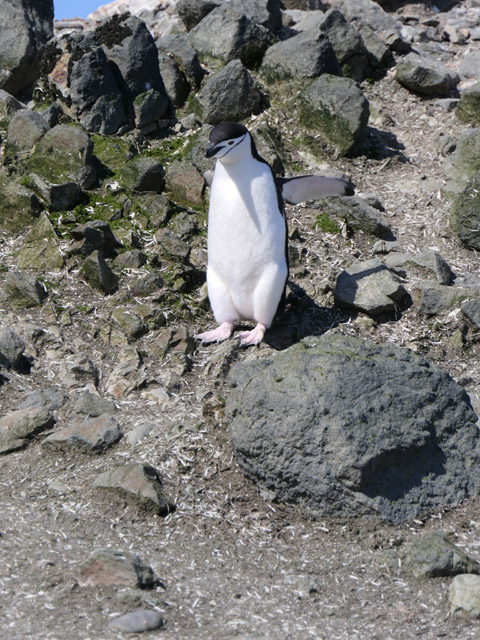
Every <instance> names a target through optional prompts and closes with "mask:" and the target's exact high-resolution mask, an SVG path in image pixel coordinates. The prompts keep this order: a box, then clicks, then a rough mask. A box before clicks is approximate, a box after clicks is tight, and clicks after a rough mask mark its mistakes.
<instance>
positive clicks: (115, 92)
mask: <svg viewBox="0 0 480 640" xmlns="http://www.w3.org/2000/svg"><path fill="white" fill-rule="evenodd" d="M55 51H56V55H57V59H56V62H55V64H54V65H53V68H52V69H51V71H50V73H49V74H48V81H49V83H50V85H51V88H53V90H54V91H55V93H56V94H57V95H58V96H59V98H60V99H61V100H62V102H63V108H64V110H65V111H67V112H68V113H69V114H70V115H72V116H73V117H75V118H77V119H78V120H79V122H81V124H82V125H83V126H84V127H85V129H87V131H90V132H94V133H101V134H103V135H111V134H114V133H116V132H117V131H118V129H119V128H120V127H122V126H123V125H128V126H130V127H133V126H140V128H142V127H143V126H146V125H145V122H146V121H148V122H147V124H149V125H150V124H152V123H153V122H158V123H159V124H160V125H161V126H165V125H164V124H163V123H162V121H163V120H165V119H168V118H169V117H170V115H172V105H171V102H170V100H169V99H168V95H167V92H166V90H165V85H164V83H163V80H162V76H161V74H160V67H159V60H158V50H157V48H156V46H155V41H154V39H153V36H152V35H151V33H150V32H149V31H148V29H147V27H146V25H145V23H144V22H143V21H142V20H139V19H138V18H136V17H134V16H129V14H124V15H122V16H119V15H114V16H112V17H111V18H110V19H109V20H107V21H105V22H103V23H102V24H100V26H98V27H97V29H96V30H95V31H93V32H88V33H86V34H85V35H82V34H78V33H77V34H75V33H73V34H70V35H68V36H65V37H63V38H61V39H60V40H58V41H57V47H56V50H55ZM143 103H145V104H143ZM139 110H141V111H143V113H146V112H147V113H148V117H147V118H145V116H142V117H139Z"/></svg>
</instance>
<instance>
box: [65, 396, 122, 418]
mask: <svg viewBox="0 0 480 640" xmlns="http://www.w3.org/2000/svg"><path fill="white" fill-rule="evenodd" d="M116 410H117V407H116V406H115V403H114V402H113V401H112V400H108V399H107V398H102V396H99V395H96V394H94V393H90V392H89V391H83V392H82V393H81V394H80V395H79V397H78V399H77V400H76V401H75V404H74V405H73V411H74V412H75V413H82V414H85V415H87V416H88V417H89V418H95V417H97V416H101V415H102V414H106V413H115V411H116Z"/></svg>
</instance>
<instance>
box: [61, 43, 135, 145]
mask: <svg viewBox="0 0 480 640" xmlns="http://www.w3.org/2000/svg"><path fill="white" fill-rule="evenodd" d="M69 83H70V98H71V100H72V103H73V105H74V108H75V110H76V115H77V116H78V118H79V121H80V122H81V123H82V125H83V126H84V127H85V128H86V129H87V130H88V131H92V132H98V133H101V134H104V135H109V134H113V133H115V132H116V131H117V130H118V128H119V127H120V125H121V124H123V123H124V122H125V119H126V116H125V112H124V109H123V100H122V92H121V91H120V88H119V86H118V84H117V81H116V79H115V76H114V75H113V71H112V68H111V66H110V65H109V63H108V58H107V56H106V54H105V51H104V50H103V49H101V48H100V47H99V48H97V49H93V50H92V51H86V52H85V54H84V55H82V56H81V57H80V59H79V60H75V61H73V64H72V65H71V70H70V76H69Z"/></svg>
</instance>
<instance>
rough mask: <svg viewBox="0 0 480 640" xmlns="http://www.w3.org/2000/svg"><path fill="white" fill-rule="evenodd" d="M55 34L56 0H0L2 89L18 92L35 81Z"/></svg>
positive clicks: (0, 87)
mask: <svg viewBox="0 0 480 640" xmlns="http://www.w3.org/2000/svg"><path fill="white" fill-rule="evenodd" d="M52 36H53V0H15V2H12V0H1V1H0V89H5V91H8V92H9V93H11V94H12V95H14V96H18V94H19V93H20V92H21V91H22V89H26V88H28V87H30V86H31V85H32V84H33V82H35V80H36V79H37V78H38V77H39V75H40V58H41V54H42V52H43V50H44V48H45V45H46V43H47V42H48V40H50V38H52Z"/></svg>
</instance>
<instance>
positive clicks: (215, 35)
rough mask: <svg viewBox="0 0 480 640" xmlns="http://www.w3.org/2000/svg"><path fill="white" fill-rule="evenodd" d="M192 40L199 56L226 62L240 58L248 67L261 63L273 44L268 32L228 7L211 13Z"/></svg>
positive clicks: (197, 27)
mask: <svg viewBox="0 0 480 640" xmlns="http://www.w3.org/2000/svg"><path fill="white" fill-rule="evenodd" d="M188 37H189V40H190V42H191V44H192V46H193V48H194V49H195V50H196V51H197V52H198V53H199V54H201V55H207V56H211V57H212V58H218V59H219V60H221V61H223V62H224V63H225V62H230V61H231V60H236V59H239V60H241V61H242V62H243V64H244V65H245V66H247V67H253V66H255V65H256V64H258V63H259V62H260V60H261V59H262V57H263V54H264V53H265V51H266V49H267V48H268V47H269V46H270V44H271V43H272V41H273V36H272V34H271V33H270V31H268V29H266V28H265V27H262V26H260V25H258V24H255V23H254V22H252V21H251V20H249V19H248V18H247V16H246V15H245V14H243V13H241V12H240V11H238V10H237V9H234V8H233V7H232V6H230V5H226V4H225V5H222V6H220V7H217V8H215V9H214V10H213V11H211V12H210V13H209V14H208V15H207V16H206V17H205V18H204V19H203V20H202V21H201V22H200V23H199V24H198V25H197V26H196V27H194V28H193V29H192V30H191V31H190V32H189V34H188Z"/></svg>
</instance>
